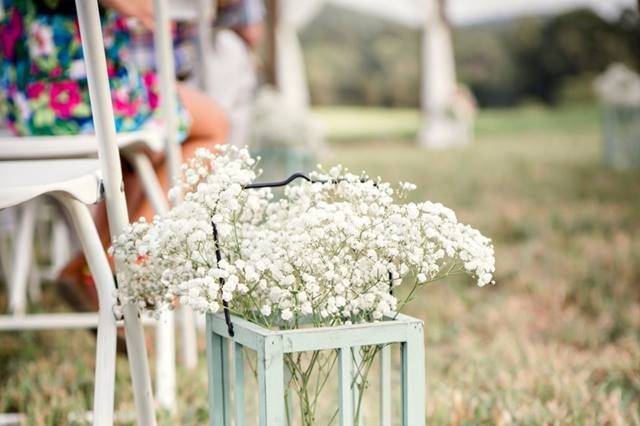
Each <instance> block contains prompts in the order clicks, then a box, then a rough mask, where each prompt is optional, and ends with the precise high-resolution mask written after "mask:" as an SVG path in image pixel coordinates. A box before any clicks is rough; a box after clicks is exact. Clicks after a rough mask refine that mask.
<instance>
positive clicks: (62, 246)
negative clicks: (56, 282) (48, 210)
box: [51, 212, 71, 276]
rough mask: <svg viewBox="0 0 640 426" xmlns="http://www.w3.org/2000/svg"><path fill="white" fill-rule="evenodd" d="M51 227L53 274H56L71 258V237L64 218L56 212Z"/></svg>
mask: <svg viewBox="0 0 640 426" xmlns="http://www.w3.org/2000/svg"><path fill="white" fill-rule="evenodd" d="M54 215H55V216H54V218H53V224H52V229H51V274H52V276H56V275H58V274H59V273H60V271H61V270H62V268H63V267H64V266H65V265H66V264H67V262H69V260H70V259H71V239H70V237H69V229H68V228H67V224H66V222H65V221H64V218H62V217H61V216H60V214H58V213H57V212H55V213H54Z"/></svg>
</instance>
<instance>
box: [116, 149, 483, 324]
mask: <svg viewBox="0 0 640 426" xmlns="http://www.w3.org/2000/svg"><path fill="white" fill-rule="evenodd" d="M254 167H255V162H254V160H253V159H251V157H250V156H249V153H248V152H247V151H246V150H245V149H237V148H233V147H229V148H223V149H222V150H221V153H220V154H218V155H214V154H211V153H209V152H207V151H199V152H198V153H197V155H196V157H195V159H193V160H191V162H190V163H189V164H188V165H187V166H186V167H185V169H184V179H183V182H182V186H181V187H180V188H179V189H180V190H181V191H183V193H185V194H186V195H185V200H184V202H183V203H181V204H180V205H178V206H177V207H175V208H173V209H172V210H171V212H170V213H169V214H168V215H166V216H164V217H156V218H155V219H154V221H153V223H151V224H147V223H145V222H144V221H141V222H138V223H135V224H133V225H132V226H131V227H130V229H129V230H128V231H127V232H126V233H125V234H123V235H122V236H120V237H118V238H117V239H116V242H115V244H114V254H115V257H116V260H117V261H119V262H121V263H122V264H124V265H125V267H124V268H122V269H124V271H123V277H122V278H123V285H121V286H120V294H119V296H120V299H121V301H123V302H134V303H137V304H138V306H139V307H141V308H143V309H154V310H157V308H158V307H160V306H167V305H168V304H170V302H172V301H174V300H176V299H179V301H180V302H181V303H183V304H187V305H190V306H192V307H193V308H194V309H196V310H197V311H201V312H217V311H219V310H220V309H221V307H222V305H223V303H227V304H228V306H229V309H230V310H231V311H232V312H233V313H235V314H238V315H241V316H243V317H245V318H248V319H250V320H252V321H255V322H258V323H260V324H263V325H267V326H274V325H280V326H284V327H293V326H296V325H297V324H298V322H299V321H301V320H302V319H303V318H304V319H306V320H309V319H310V320H311V321H312V322H313V323H314V324H315V325H335V324H345V323H357V322H363V321H376V320H380V319H382V318H383V317H384V316H388V315H391V314H392V313H393V312H395V311H396V310H398V309H401V308H402V306H403V305H404V303H405V302H406V300H398V299H397V298H396V296H394V294H393V288H394V287H396V286H399V285H401V284H402V283H409V285H413V286H415V287H420V286H423V285H425V284H427V283H429V282H432V281H434V280H437V279H439V278H442V277H443V276H446V275H447V274H450V273H456V272H464V273H467V274H469V275H471V276H473V277H475V279H476V280H477V284H478V285H479V286H483V285H485V284H488V283H491V282H493V281H492V279H493V278H492V276H493V272H494V262H495V260H494V251H493V246H492V245H491V241H490V240H489V239H488V238H486V237H484V236H482V235H481V234H480V233H479V232H478V231H477V230H475V229H473V228H471V227H469V226H467V225H464V224H462V223H459V222H458V221H457V219H456V216H455V214H454V212H453V211H451V210H450V209H447V208H446V207H444V206H442V205H441V204H437V203H431V202H425V203H419V204H415V203H405V204H400V203H397V202H396V201H394V195H396V196H397V197H398V198H402V197H404V195H405V194H406V193H407V192H409V191H412V190H414V189H415V185H413V184H410V183H403V182H401V183H400V185H399V189H398V191H397V193H394V189H393V188H392V186H391V185H390V184H388V183H386V182H382V181H381V180H380V179H377V180H375V181H374V180H371V179H369V178H368V177H367V176H365V175H360V176H358V175H353V174H350V173H348V171H347V170H346V169H343V168H341V167H334V168H332V169H330V170H329V171H328V172H324V171H322V169H319V171H318V172H315V173H313V174H312V176H311V177H312V180H313V181H314V182H306V181H301V182H299V183H294V184H291V185H289V186H288V187H286V189H285V191H284V195H283V196H282V197H281V198H280V199H278V200H274V199H273V195H272V192H271V190H270V189H268V188H267V189H245V188H244V187H245V186H246V185H247V184H249V183H250V182H252V181H253V180H254V179H255V177H256V172H255V170H254ZM212 224H215V232H216V233H217V237H218V241H217V245H216V240H215V238H214V226H213V225H212ZM216 247H218V248H219V249H220V254H221V260H220V261H218V260H217V258H216ZM125 283H126V285H124V284H125Z"/></svg>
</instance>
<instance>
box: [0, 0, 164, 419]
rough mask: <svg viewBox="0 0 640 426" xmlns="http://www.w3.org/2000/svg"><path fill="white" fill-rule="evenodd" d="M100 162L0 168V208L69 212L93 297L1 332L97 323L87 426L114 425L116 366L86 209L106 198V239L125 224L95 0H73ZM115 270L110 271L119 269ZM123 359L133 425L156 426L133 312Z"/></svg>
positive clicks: (12, 320) (128, 310)
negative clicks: (44, 199) (85, 304)
mask: <svg viewBox="0 0 640 426" xmlns="http://www.w3.org/2000/svg"><path fill="white" fill-rule="evenodd" d="M76 7H77V10H78V19H79V23H80V32H81V35H82V44H83V51H84V56H85V59H86V61H85V62H86V67H87V76H88V83H89V93H90V99H91V110H92V113H93V120H94V124H95V129H96V137H95V143H96V145H97V151H98V160H93V159H39V160H33V159H31V160H22V161H20V160H15V161H2V162H0V209H2V208H8V207H13V206H16V205H19V204H22V203H28V202H30V201H31V200H33V199H35V198H37V197H39V196H42V195H49V196H51V197H54V198H55V199H56V200H58V201H59V202H60V203H61V204H62V205H63V206H64V208H65V209H66V210H67V212H68V213H69V216H70V217H71V218H72V221H73V224H74V226H75V228H76V231H77V233H78V236H79V239H80V242H81V244H82V248H83V251H84V253H85V256H86V258H87V263H88V265H89V268H90V269H91V273H92V275H93V277H94V279H95V282H96V287H97V290H98V300H99V311H98V314H97V320H96V315H95V314H42V315H39V316H34V315H28V316H27V315H24V316H17V317H16V316H10V317H3V318H0V330H9V329H22V330H24V329H41V328H44V329H54V328H79V327H94V326H96V323H97V330H98V333H97V334H98V335H97V345H96V370H95V371H96V373H95V384H94V406H93V424H94V425H110V424H113V410H114V384H115V361H116V327H117V325H118V324H117V322H118V321H119V320H120V318H117V317H116V314H115V311H114V306H115V299H114V290H115V283H114V279H113V275H112V272H111V269H110V267H109V263H108V261H107V257H106V254H105V253H104V250H103V248H102V245H101V243H100V239H99V237H98V233H97V231H96V229H95V225H94V224H93V220H92V217H91V215H90V213H89V210H88V207H87V205H88V204H92V203H95V202H97V201H99V200H100V199H101V198H103V197H104V199H105V201H106V205H107V214H108V218H109V226H110V231H111V234H112V235H117V234H119V233H121V232H122V231H123V230H124V228H125V227H126V226H127V223H128V221H129V219H128V215H127V208H126V200H125V197H124V192H123V188H122V172H121V169H120V155H119V150H118V145H117V140H116V132H115V126H114V117H113V109H112V105H111V98H110V91H109V83H108V79H107V71H106V60H105V55H104V44H103V40H102V33H101V30H100V17H99V11H98V4H97V0H76ZM117 266H118V265H116V269H117ZM122 310H123V318H122V319H123V323H124V327H125V331H126V340H127V348H128V357H129V363H130V370H131V377H132V382H133V390H134V398H135V404H136V414H137V419H138V423H139V424H141V425H155V413H154V404H153V395H152V390H151V380H150V376H149V369H148V364H147V354H146V347H145V342H144V335H143V330H142V323H141V320H140V318H139V316H138V312H137V308H136V307H135V306H131V305H127V306H124V307H123V309H122Z"/></svg>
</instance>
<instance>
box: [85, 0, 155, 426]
mask: <svg viewBox="0 0 640 426" xmlns="http://www.w3.org/2000/svg"><path fill="white" fill-rule="evenodd" d="M75 3H76V9H77V13H78V22H79V24H80V35H81V39H82V51H83V54H84V59H85V67H86V70H87V81H88V85H89V99H90V103H91V112H92V114H93V124H94V127H95V130H96V137H97V139H98V158H99V161H100V167H101V169H102V175H103V176H102V178H103V184H104V189H105V191H104V195H105V202H106V205H107V216H108V220H109V230H110V231H111V235H118V234H120V233H122V231H124V229H125V227H126V226H127V225H128V224H129V215H128V212H127V202H126V199H125V196H124V187H123V181H122V170H121V164H120V153H119V150H118V145H117V142H116V127H115V120H114V115H113V105H112V103H111V92H110V89H109V80H108V78H107V61H106V58H105V50H104V41H103V39H102V29H101V26H100V13H99V10H98V0H76V2H75ZM117 269H118V265H117V262H116V270H117ZM123 312H124V322H125V329H126V335H127V346H128V351H129V353H128V356H129V364H130V365H131V371H132V377H131V379H132V382H133V391H134V400H135V404H136V411H137V418H138V422H139V424H144V425H151V426H153V425H155V424H156V420H155V408H154V403H153V395H152V391H151V376H150V374H149V368H148V360H147V353H146V347H145V346H144V337H143V330H142V323H141V322H140V319H139V317H138V310H137V307H136V306H134V305H130V304H129V305H126V306H124V307H123ZM129 342H132V345H129Z"/></svg>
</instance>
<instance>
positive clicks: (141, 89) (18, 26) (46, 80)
mask: <svg viewBox="0 0 640 426" xmlns="http://www.w3.org/2000/svg"><path fill="white" fill-rule="evenodd" d="M0 2H3V4H4V13H3V15H2V17H1V18H0V120H2V119H4V121H5V123H6V125H7V126H8V127H9V128H10V129H11V130H12V131H13V132H14V133H15V134H16V135H24V136H27V135H29V136H31V135H64V134H77V133H91V132H93V131H94V129H93V121H92V117H91V109H90V103H89V91H88V87H87V79H86V72H85V67H84V60H83V56H82V45H81V42H80V31H79V28H78V22H77V19H76V12H75V6H74V2H73V1H70V0H0ZM101 17H102V31H103V35H104V44H105V50H106V57H107V69H108V75H109V83H110V86H111V98H112V101H113V108H114V114H115V121H116V123H115V124H116V129H117V130H118V131H131V130H137V129H140V128H141V127H143V126H145V125H147V124H149V123H150V122H152V121H154V120H157V119H158V114H157V111H158V92H157V87H156V73H155V71H154V70H153V69H146V70H144V69H139V68H137V67H136V66H134V65H132V61H131V58H130V54H129V51H128V44H129V40H130V37H131V31H132V30H134V25H135V22H134V21H133V20H131V19H126V18H123V17H121V16H119V15H117V14H116V13H113V12H105V11H102V13H101ZM177 114H178V115H179V117H180V119H179V122H180V134H181V139H184V137H185V135H186V133H187V132H188V125H189V118H188V114H187V113H186V110H185V109H184V108H183V107H182V106H180V107H179V111H178V112H177Z"/></svg>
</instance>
